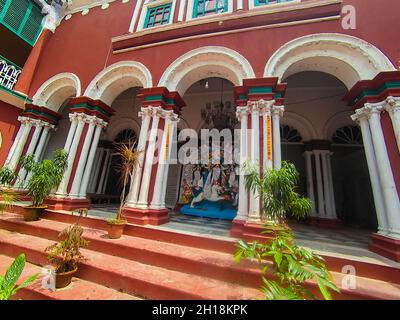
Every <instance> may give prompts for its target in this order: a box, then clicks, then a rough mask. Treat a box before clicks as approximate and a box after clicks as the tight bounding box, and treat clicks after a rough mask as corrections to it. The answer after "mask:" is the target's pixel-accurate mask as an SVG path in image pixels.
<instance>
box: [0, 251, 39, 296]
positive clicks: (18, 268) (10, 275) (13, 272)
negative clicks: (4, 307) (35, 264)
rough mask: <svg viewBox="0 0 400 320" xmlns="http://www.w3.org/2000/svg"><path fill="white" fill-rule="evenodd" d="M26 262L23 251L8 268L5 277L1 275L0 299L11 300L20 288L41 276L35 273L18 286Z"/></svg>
mask: <svg viewBox="0 0 400 320" xmlns="http://www.w3.org/2000/svg"><path fill="white" fill-rule="evenodd" d="M25 263H26V259H25V254H23V253H22V254H20V255H19V256H18V257H16V258H15V260H14V261H13V263H12V264H11V266H10V267H9V268H8V269H7V271H6V274H5V275H4V277H3V276H1V275H0V300H9V299H10V298H11V297H12V296H13V295H15V294H16V293H17V292H18V291H19V290H21V289H23V288H25V287H27V286H29V285H30V284H31V283H33V282H34V281H35V280H36V279H37V278H38V277H39V274H38V273H37V274H34V275H32V276H30V277H29V278H28V279H26V280H25V281H24V282H22V283H21V284H20V285H19V286H17V285H16V283H17V281H18V279H19V278H20V277H21V274H22V271H23V270H24V268H25Z"/></svg>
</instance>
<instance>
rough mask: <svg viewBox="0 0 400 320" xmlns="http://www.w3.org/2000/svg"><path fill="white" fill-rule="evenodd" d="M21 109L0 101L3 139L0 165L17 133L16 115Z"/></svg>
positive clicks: (0, 150)
mask: <svg viewBox="0 0 400 320" xmlns="http://www.w3.org/2000/svg"><path fill="white" fill-rule="evenodd" d="M21 112H22V110H21V109H19V108H16V107H14V106H12V105H10V104H8V103H5V102H3V101H0V113H1V116H0V132H1V136H2V139H3V144H2V145H1V147H0V165H1V166H3V164H4V162H5V161H6V159H7V155H8V151H9V150H10V148H11V146H12V144H13V142H14V138H15V136H16V135H17V132H18V128H19V121H18V120H17V118H18V116H19V115H20V114H21Z"/></svg>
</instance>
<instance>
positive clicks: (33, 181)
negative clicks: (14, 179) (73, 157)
mask: <svg viewBox="0 0 400 320" xmlns="http://www.w3.org/2000/svg"><path fill="white" fill-rule="evenodd" d="M67 156H68V155H67V152H66V151H65V150H63V149H57V150H55V151H54V159H53V160H49V159H45V160H42V161H40V162H36V161H35V160H34V158H33V156H32V155H27V156H25V157H24V158H23V159H22V162H21V166H22V168H24V169H25V170H26V171H27V172H31V177H30V179H29V181H28V184H27V186H26V188H27V189H28V195H30V196H31V197H32V202H33V206H34V207H39V206H41V205H42V204H43V202H44V200H45V199H46V198H47V197H48V196H49V194H50V193H51V191H53V189H55V188H57V187H58V185H59V184H60V182H61V180H62V178H63V175H64V172H65V170H66V169H67V166H68V161H67Z"/></svg>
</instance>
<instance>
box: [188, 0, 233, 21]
mask: <svg viewBox="0 0 400 320" xmlns="http://www.w3.org/2000/svg"><path fill="white" fill-rule="evenodd" d="M227 11H228V0H194V7H193V18H197V17H204V16H207V15H210V14H216V13H223V12H227Z"/></svg>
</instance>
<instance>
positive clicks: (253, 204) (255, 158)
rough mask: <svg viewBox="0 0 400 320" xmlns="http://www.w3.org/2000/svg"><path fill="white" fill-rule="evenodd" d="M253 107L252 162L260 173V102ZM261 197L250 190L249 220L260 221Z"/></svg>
mask: <svg viewBox="0 0 400 320" xmlns="http://www.w3.org/2000/svg"><path fill="white" fill-rule="evenodd" d="M250 108H251V162H252V164H253V165H255V166H256V170H257V171H258V173H260V126H259V123H260V114H259V110H258V104H256V103H255V104H253V105H251V106H250ZM260 218H261V217H260V197H259V193H258V192H255V191H250V208H249V220H250V221H252V222H258V221H260Z"/></svg>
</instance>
